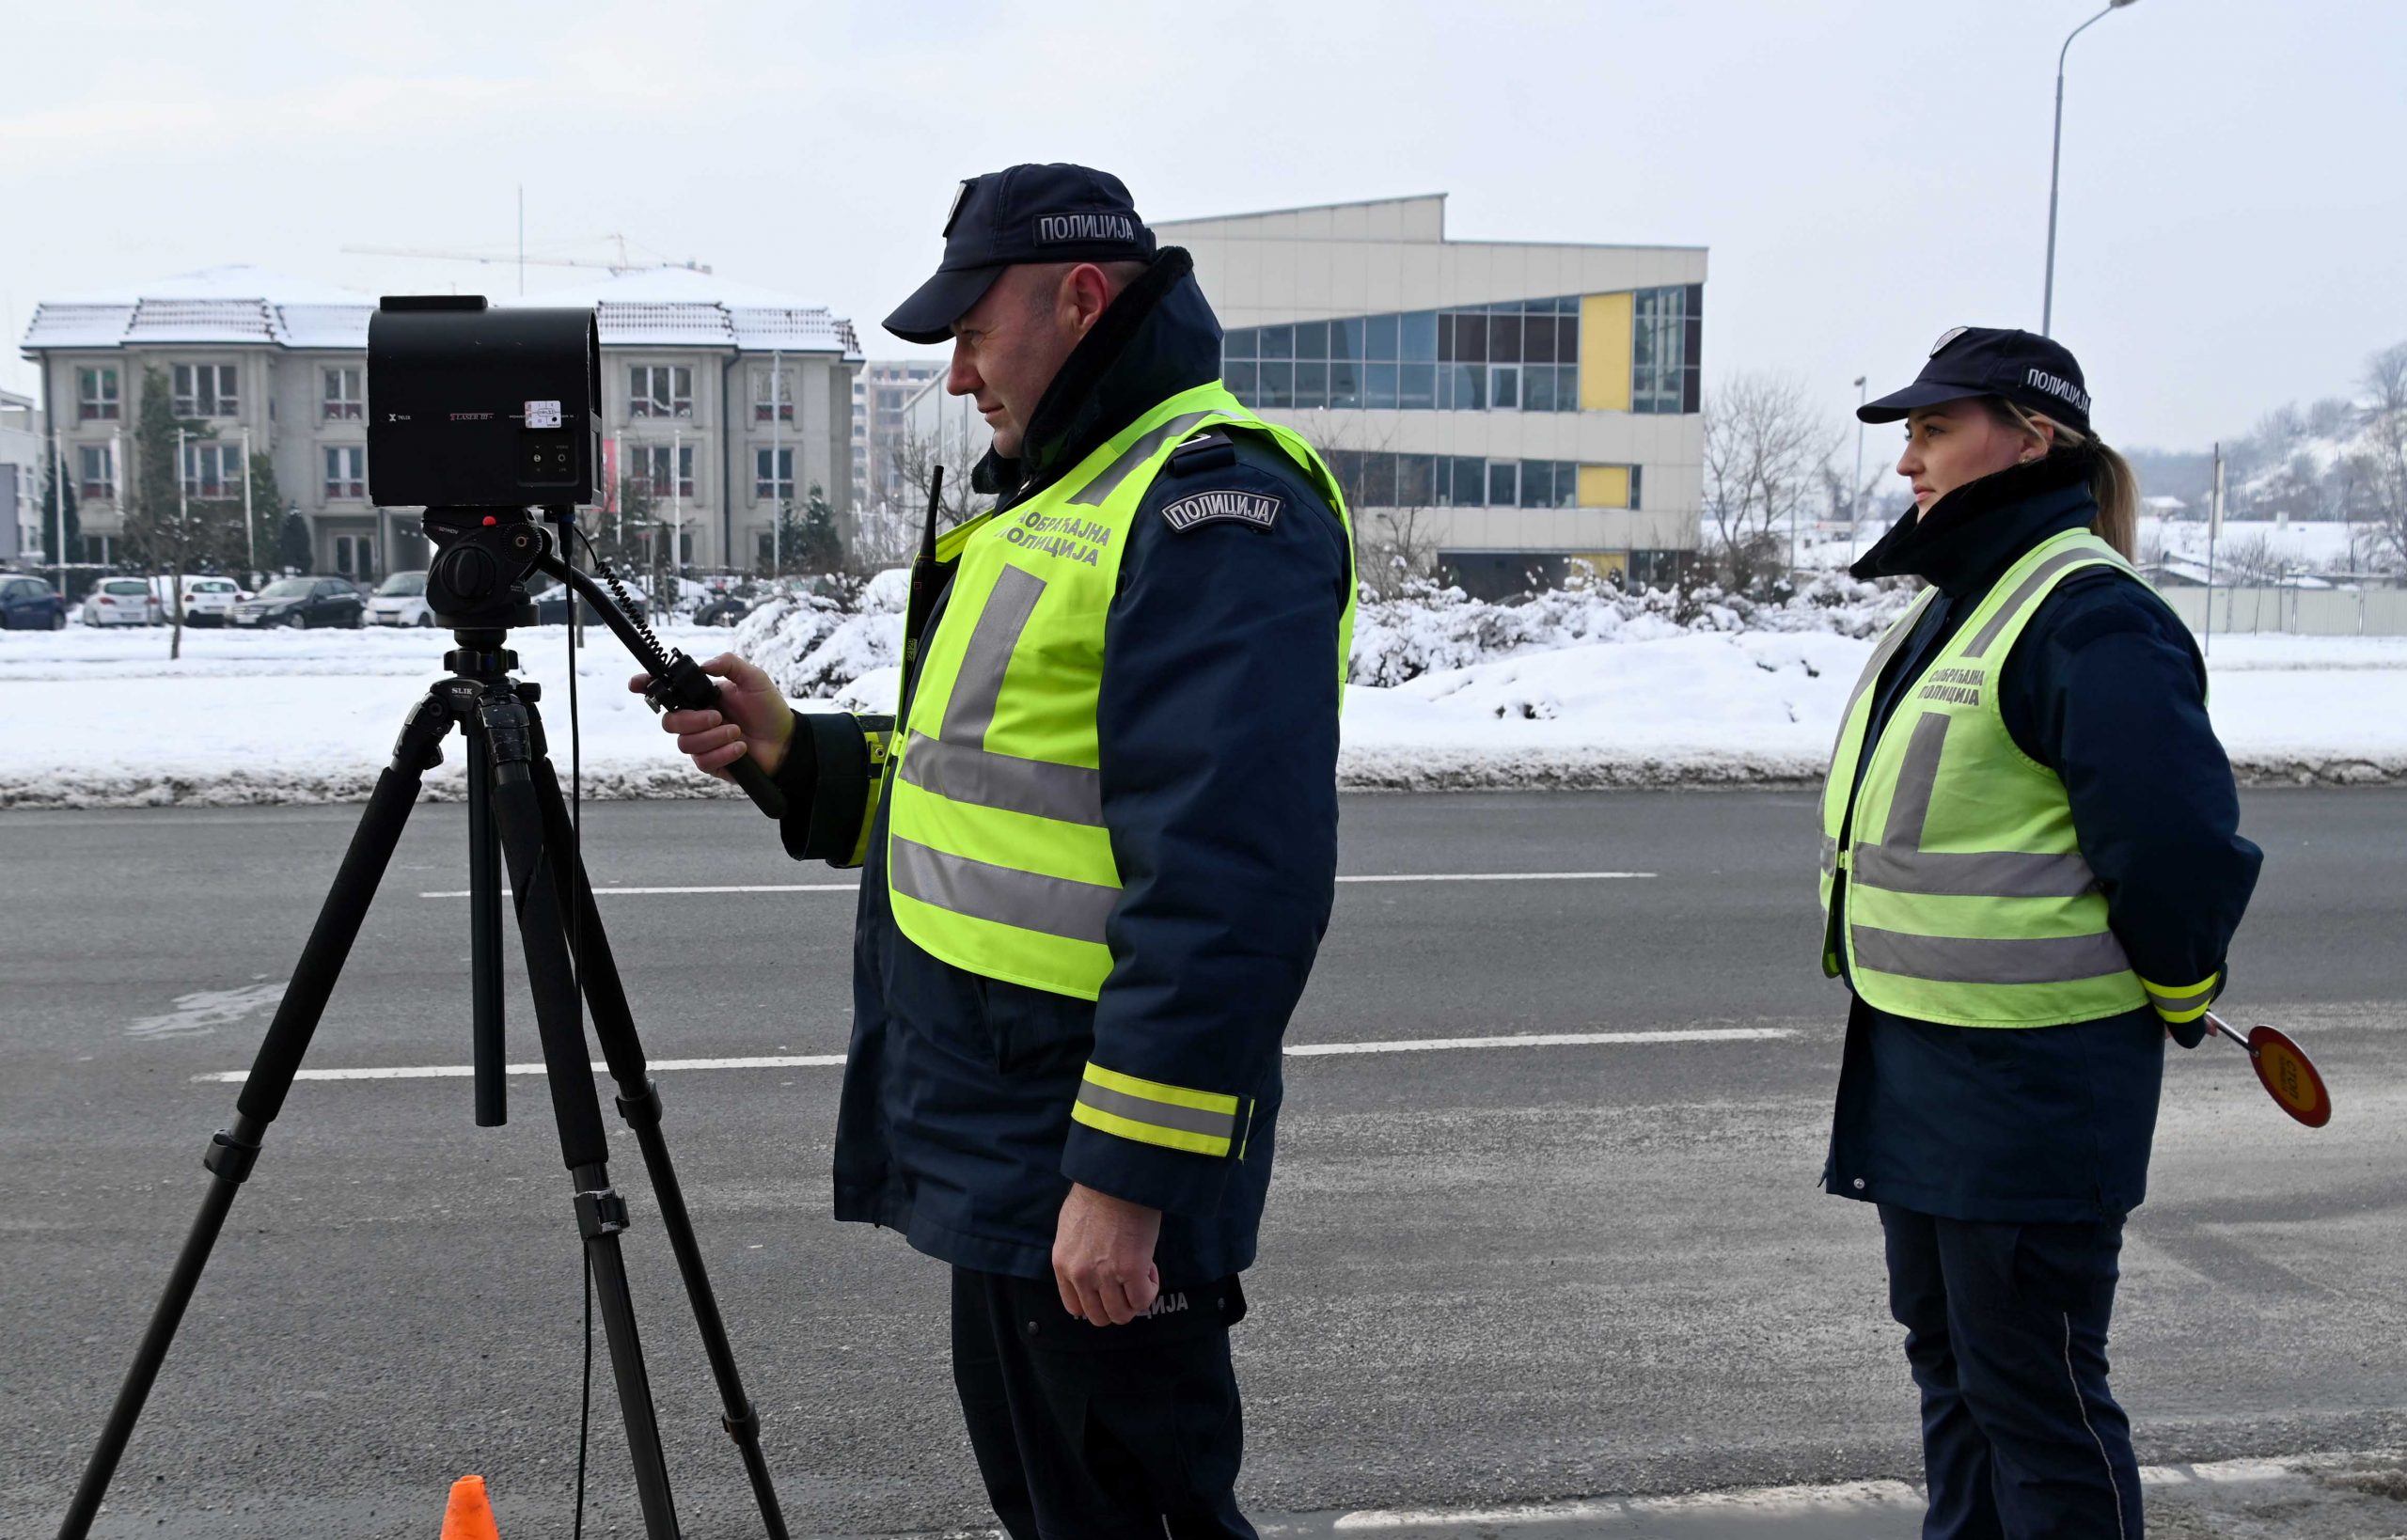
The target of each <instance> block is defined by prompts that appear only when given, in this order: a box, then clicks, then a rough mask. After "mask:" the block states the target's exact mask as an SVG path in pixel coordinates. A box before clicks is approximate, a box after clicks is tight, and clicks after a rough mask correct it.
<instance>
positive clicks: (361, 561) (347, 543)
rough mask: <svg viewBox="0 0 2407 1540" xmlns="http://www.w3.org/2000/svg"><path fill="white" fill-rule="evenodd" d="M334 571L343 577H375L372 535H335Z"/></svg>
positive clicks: (374, 553) (373, 539) (374, 542)
mask: <svg viewBox="0 0 2407 1540" xmlns="http://www.w3.org/2000/svg"><path fill="white" fill-rule="evenodd" d="M335 571H337V572H338V573H340V574H342V575H343V576H345V577H373V576H375V575H376V541H375V537H374V536H372V535H337V536H336V537H335Z"/></svg>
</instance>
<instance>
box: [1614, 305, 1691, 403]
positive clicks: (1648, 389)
mask: <svg viewBox="0 0 2407 1540" xmlns="http://www.w3.org/2000/svg"><path fill="white" fill-rule="evenodd" d="M1704 311H1705V286H1704V285H1703V284H1695V283H1692V284H1687V285H1682V286H1675V287H1673V288H1669V289H1642V290H1640V291H1638V292H1637V294H1636V295H1635V296H1634V297H1633V301H1632V305H1631V321H1630V336H1629V409H1630V410H1631V411H1633V412H1648V413H1654V414H1657V415H1659V416H1668V415H1676V414H1681V413H1691V412H1694V411H1696V410H1697V408H1698V404H1699V399H1700V397H1699V388H1698V382H1699V368H1698V365H1699V362H1700V360H1699V357H1698V354H1700V353H1701V352H1702V351H1703V350H1702V347H1701V344H1702V342H1703V339H1704V335H1705V314H1704Z"/></svg>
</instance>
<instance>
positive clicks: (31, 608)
mask: <svg viewBox="0 0 2407 1540" xmlns="http://www.w3.org/2000/svg"><path fill="white" fill-rule="evenodd" d="M66 624H67V601H66V600H64V599H62V598H60V597H59V596H58V590H57V589H54V588H52V587H51V586H50V585H49V584H47V583H45V582H43V581H42V580H41V579H40V578H39V577H17V576H10V575H7V574H0V630H6V631H58V630H62V629H64V628H65V626H66Z"/></svg>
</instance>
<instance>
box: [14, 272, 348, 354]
mask: <svg viewBox="0 0 2407 1540" xmlns="http://www.w3.org/2000/svg"><path fill="white" fill-rule="evenodd" d="M375 307H376V302H375V301H374V300H373V299H371V298H370V297H369V296H368V295H366V294H363V293H360V292H358V291H355V290H350V289H342V288H338V287H336V286H335V285H332V284H323V283H318V282H316V281H314V280H312V279H308V278H296V277H293V276H292V275H290V274H286V273H277V272H275V271H274V270H272V269H269V268H263V267H250V266H246V265H242V264H235V265H232V266H227V267H208V268H202V269H200V270H198V271H197V272H193V273H180V274H177V275H174V276H173V277H167V278H159V279H155V280H153V281H150V282H148V283H140V284H134V285H130V286H127V287H124V288H120V289H116V290H104V291H100V292H98V293H92V294H87V295H84V296H82V297H80V298H76V299H70V300H53V301H44V302H43V303H42V304H41V305H40V306H37V307H36V308H35V310H34V319H33V323H32V324H31V325H29V326H27V327H26V328H25V339H24V346H25V347H26V348H27V349H28V350H30V349H35V348H114V347H119V346H123V345H126V344H130V343H146V342H148V343H156V342H216V343H226V342H253V343H262V344H276V345H280V346H283V347H288V348H364V347H366V346H367V345H368V317H369V314H370V312H371V311H373V310H374V309H375Z"/></svg>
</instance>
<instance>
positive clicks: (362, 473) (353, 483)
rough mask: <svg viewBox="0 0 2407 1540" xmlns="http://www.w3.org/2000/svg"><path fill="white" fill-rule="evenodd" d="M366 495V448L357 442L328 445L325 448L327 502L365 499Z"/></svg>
mask: <svg viewBox="0 0 2407 1540" xmlns="http://www.w3.org/2000/svg"><path fill="white" fill-rule="evenodd" d="M367 496H368V450H367V449H366V448H364V447H363V446H361V445H357V444H336V445H329V446H328V447H327V448H326V498H327V500H328V501H329V502H334V501H352V502H359V501H364V500H366V498H367Z"/></svg>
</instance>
